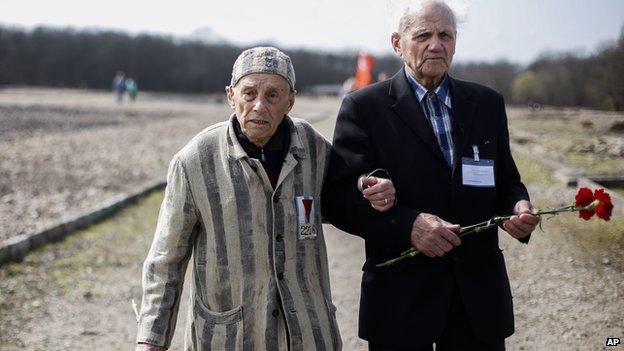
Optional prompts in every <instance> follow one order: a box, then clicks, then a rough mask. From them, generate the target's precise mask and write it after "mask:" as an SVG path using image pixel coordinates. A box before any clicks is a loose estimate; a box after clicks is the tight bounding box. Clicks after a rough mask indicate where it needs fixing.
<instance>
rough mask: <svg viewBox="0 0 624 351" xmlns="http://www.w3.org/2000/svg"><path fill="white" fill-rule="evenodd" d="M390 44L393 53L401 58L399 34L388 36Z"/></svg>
mask: <svg viewBox="0 0 624 351" xmlns="http://www.w3.org/2000/svg"><path fill="white" fill-rule="evenodd" d="M390 43H391V44H392V49H393V50H394V52H396V53H397V54H398V55H399V56H401V57H402V50H401V34H399V33H397V32H394V33H392V35H391V36H390Z"/></svg>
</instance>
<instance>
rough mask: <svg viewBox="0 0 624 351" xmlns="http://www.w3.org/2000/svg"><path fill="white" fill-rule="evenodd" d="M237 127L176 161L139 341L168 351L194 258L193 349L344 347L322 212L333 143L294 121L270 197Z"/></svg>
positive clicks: (146, 270)
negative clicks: (165, 348) (321, 197)
mask: <svg viewBox="0 0 624 351" xmlns="http://www.w3.org/2000/svg"><path fill="white" fill-rule="evenodd" d="M234 118H236V117H235V116H234V115H232V116H231V117H230V120H229V121H226V122H222V123H219V124H216V125H214V126H211V127H209V128H207V129H205V130H204V131H202V132H201V133H199V134H198V135H197V136H196V137H195V138H193V139H192V140H191V141H190V142H189V143H188V144H187V145H186V146H185V147H184V148H183V149H182V150H181V151H180V152H178V153H177V154H176V155H175V156H174V158H173V160H172V161H171V164H170V166H169V172H168V175H167V188H166V191H165V198H164V200H163V203H162V206H161V209H160V214H159V218H158V225H157V228H156V233H155V236H154V241H153V243H152V246H151V248H150V251H149V253H148V256H147V259H146V261H145V263H144V265H143V300H142V305H141V313H140V316H139V325H138V336H137V341H138V342H146V343H150V344H155V345H161V346H165V347H169V345H170V342H171V338H172V334H173V331H174V329H175V324H176V315H177V311H178V306H179V299H180V293H181V290H182V285H183V280H184V275H185V270H186V267H187V263H188V261H189V260H191V262H192V275H191V276H192V282H191V293H190V300H191V301H190V304H189V306H190V307H189V310H190V311H189V314H188V319H187V325H186V328H185V350H340V349H341V348H342V343H341V339H340V332H339V330H338V325H337V323H336V308H335V307H334V305H333V304H332V299H331V289H330V284H329V273H328V267H327V252H326V247H325V240H324V237H323V228H322V223H321V210H320V209H321V204H320V194H321V187H322V184H323V177H324V175H325V171H326V167H327V164H328V159H329V153H330V147H331V146H330V144H329V142H328V141H327V140H325V139H324V138H323V137H322V136H321V135H320V134H318V133H317V132H316V131H315V130H314V129H313V128H312V127H311V126H310V125H309V124H308V123H307V122H305V121H303V120H299V119H294V118H290V117H288V116H286V117H285V118H286V119H287V121H288V124H289V128H290V133H291V134H290V135H291V138H290V140H291V145H290V148H289V150H288V153H287V155H286V157H285V160H284V165H283V167H282V171H281V174H280V177H279V180H278V183H277V186H276V188H275V190H274V189H273V188H272V187H271V183H270V182H269V179H268V177H267V175H266V172H264V169H263V168H262V164H261V163H260V161H259V160H257V159H253V158H249V157H248V156H247V154H246V153H245V151H244V150H243V148H242V147H241V145H240V144H239V142H238V140H237V139H236V135H235V131H234V128H233V124H232V123H233V120H234ZM303 200H306V201H303ZM310 200H311V201H310ZM304 202H305V206H303V205H302V204H303V203H304ZM302 224H303V225H304V227H305V228H304V229H305V232H301V231H300V229H299V228H301V227H300V225H302ZM314 232H315V236H314V235H311V233H312V234H313V233H314ZM191 257H192V259H191Z"/></svg>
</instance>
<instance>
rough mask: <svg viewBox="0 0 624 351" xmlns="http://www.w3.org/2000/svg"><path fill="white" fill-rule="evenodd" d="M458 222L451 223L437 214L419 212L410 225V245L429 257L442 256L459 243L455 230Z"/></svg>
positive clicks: (457, 228) (456, 230)
mask: <svg viewBox="0 0 624 351" xmlns="http://www.w3.org/2000/svg"><path fill="white" fill-rule="evenodd" d="M459 228H460V227H459V225H458V224H451V223H449V222H447V221H445V220H443V219H441V218H440V217H438V216H435V215H432V214H429V213H421V214H419V215H418V216H417V217H416V220H414V224H413V226H412V237H411V240H412V245H414V247H416V249H418V251H420V252H421V253H423V254H424V255H426V256H429V257H436V256H437V257H442V256H443V255H444V254H445V253H447V252H449V251H451V250H452V249H453V248H454V247H455V246H458V245H459V244H461V240H460V239H459V237H458V236H457V234H456V232H458V231H459Z"/></svg>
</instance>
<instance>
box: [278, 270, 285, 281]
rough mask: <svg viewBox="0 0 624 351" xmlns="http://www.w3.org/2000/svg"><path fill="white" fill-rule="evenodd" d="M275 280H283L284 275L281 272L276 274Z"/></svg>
mask: <svg viewBox="0 0 624 351" xmlns="http://www.w3.org/2000/svg"><path fill="white" fill-rule="evenodd" d="M277 279H279V280H282V279H284V273H283V272H279V273H277Z"/></svg>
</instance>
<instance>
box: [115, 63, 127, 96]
mask: <svg viewBox="0 0 624 351" xmlns="http://www.w3.org/2000/svg"><path fill="white" fill-rule="evenodd" d="M113 91H114V92H115V94H116V95H117V102H118V103H122V102H123V96H124V92H125V91H126V74H125V73H124V72H123V71H117V74H116V75H115V78H113Z"/></svg>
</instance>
